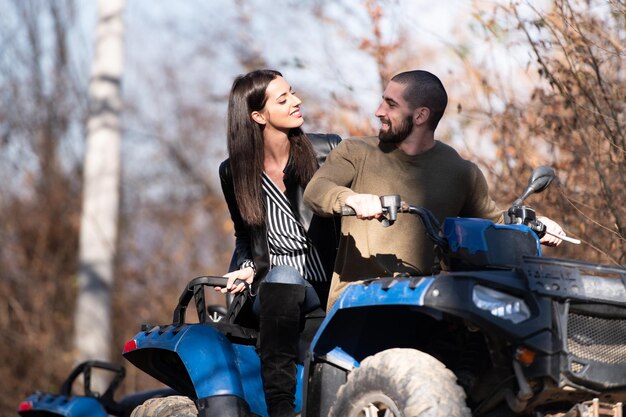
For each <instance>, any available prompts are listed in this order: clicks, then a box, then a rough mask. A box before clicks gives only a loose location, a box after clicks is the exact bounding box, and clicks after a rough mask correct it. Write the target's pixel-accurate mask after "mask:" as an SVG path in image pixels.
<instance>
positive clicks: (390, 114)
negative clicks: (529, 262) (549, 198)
mask: <svg viewBox="0 0 626 417" xmlns="http://www.w3.org/2000/svg"><path fill="white" fill-rule="evenodd" d="M447 103H448V97H447V94H446V91H445V89H444V86H443V84H442V83H441V81H440V80H439V78H437V77H436V76H435V75H433V74H431V73H429V72H427V71H420V70H417V71H409V72H403V73H400V74H398V75H396V76H394V77H393V78H392V79H391V81H390V82H389V84H388V86H387V88H386V89H385V91H384V93H383V101H382V103H381V104H380V106H379V107H378V110H377V111H376V117H378V118H379V119H380V121H381V123H382V126H381V128H380V132H379V134H378V138H376V137H365V138H350V139H348V140H344V141H343V142H342V143H341V144H340V145H339V146H337V148H335V150H334V151H333V152H331V154H330V155H329V156H328V159H327V160H326V163H325V164H324V165H323V166H322V167H321V168H320V169H319V170H318V171H317V173H316V174H315V175H314V176H313V178H312V179H311V181H310V182H309V184H308V186H307V188H306V191H305V193H304V200H305V203H306V204H308V205H309V206H311V208H312V209H313V210H314V211H315V212H317V213H318V214H321V215H333V214H338V213H341V207H342V206H344V205H347V206H350V207H352V208H353V209H354V211H355V212H356V216H355V217H344V218H343V220H342V225H341V230H342V234H341V238H340V243H339V251H338V254H337V259H336V261H335V268H334V273H333V278H332V283H331V289H330V296H329V301H328V307H329V308H330V307H332V305H333V304H334V302H335V301H336V300H337V298H338V297H339V295H340V294H341V292H342V291H343V290H344V289H345V287H346V286H347V285H349V284H350V283H352V282H356V281H359V280H362V279H365V278H374V277H380V276H390V275H393V274H395V273H402V272H407V273H410V274H412V275H426V274H429V273H430V272H431V268H432V266H433V259H434V253H433V244H432V243H431V242H430V241H429V240H428V238H427V237H426V235H425V234H424V230H423V227H422V224H421V222H420V220H419V218H417V217H415V216H405V215H399V216H398V220H397V221H396V223H395V224H394V225H393V226H392V227H389V228H385V227H383V225H382V224H381V223H380V222H379V221H375V220H374V219H379V218H380V217H381V215H382V208H381V204H380V199H379V196H381V195H389V194H398V195H400V197H401V198H402V200H403V201H406V202H407V203H409V204H413V205H416V206H422V207H426V208H427V209H429V210H430V211H432V212H433V214H434V215H435V216H436V217H437V218H438V219H439V221H442V220H443V219H444V218H446V217H456V216H461V217H479V218H486V219H492V220H494V221H499V220H500V219H501V218H502V211H501V210H499V209H498V208H497V207H496V204H495V203H494V202H493V200H492V199H491V198H490V197H489V189H488V186H487V182H486V180H485V177H484V176H483V174H482V172H481V171H480V169H479V168H478V167H477V166H476V165H475V164H474V163H472V162H470V161H467V160H464V159H462V158H461V157H460V156H459V154H458V153H457V152H456V151H455V150H454V149H453V148H452V147H450V146H448V145H446V144H444V143H442V142H439V141H438V140H435V129H436V128H437V125H438V123H439V120H440V119H441V117H442V116H443V113H444V111H445V108H446V105H447ZM363 220H371V221H363ZM541 221H542V222H544V223H545V224H546V226H547V227H548V230H550V231H551V232H553V233H556V234H561V233H562V230H561V228H560V226H559V225H558V224H556V223H555V222H553V221H551V220H550V219H547V218H541ZM560 242H561V240H560V239H558V238H555V237H553V236H550V235H547V234H546V235H545V237H544V238H543V239H542V243H544V244H546V245H551V246H555V245H558V244H560Z"/></svg>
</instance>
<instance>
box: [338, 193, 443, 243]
mask: <svg viewBox="0 0 626 417" xmlns="http://www.w3.org/2000/svg"><path fill="white" fill-rule="evenodd" d="M380 204H381V206H382V208H383V216H384V217H383V219H382V220H381V222H382V223H383V226H384V227H387V226H391V225H392V224H393V223H394V222H395V221H396V219H397V218H398V213H408V214H415V215H417V216H418V217H419V218H420V220H421V221H422V224H423V225H424V229H425V230H426V235H427V236H428V237H429V238H430V240H432V241H433V243H434V244H435V245H437V246H439V247H440V248H442V249H444V250H445V249H447V248H448V242H447V241H446V239H445V238H444V237H443V236H441V234H440V229H441V225H440V224H439V220H437V218H436V217H435V215H434V214H433V213H432V212H431V211H430V210H428V209H427V208H425V207H417V206H412V205H410V204H407V203H405V202H404V201H402V200H400V196H399V195H384V196H381V197H380ZM341 215H342V216H354V215H356V212H355V211H354V209H353V208H352V207H349V206H343V207H341Z"/></svg>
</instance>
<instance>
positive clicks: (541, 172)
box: [513, 166, 556, 207]
mask: <svg viewBox="0 0 626 417" xmlns="http://www.w3.org/2000/svg"><path fill="white" fill-rule="evenodd" d="M555 178H556V172H555V171H554V168H552V167H548V166H540V167H537V168H535V169H534V170H533V173H532V175H531V176H530V178H529V179H528V186H526V190H524V193H523V194H522V195H521V196H520V197H519V198H518V199H517V200H515V201H514V202H513V207H519V206H521V205H522V204H523V203H524V200H526V198H528V196H529V195H531V194H535V193H540V192H542V191H543V190H545V189H546V188H548V186H549V185H550V183H552V180H553V179H555Z"/></svg>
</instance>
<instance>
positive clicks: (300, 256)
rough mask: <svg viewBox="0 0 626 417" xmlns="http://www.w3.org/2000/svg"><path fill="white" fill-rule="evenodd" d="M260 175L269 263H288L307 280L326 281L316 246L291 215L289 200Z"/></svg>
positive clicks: (267, 178) (275, 264)
mask: <svg viewBox="0 0 626 417" xmlns="http://www.w3.org/2000/svg"><path fill="white" fill-rule="evenodd" d="M262 178H263V194H264V195H265V208H266V223H267V241H268V244H269V250H270V263H271V265H272V266H279V265H288V266H291V267H293V268H295V269H297V270H298V272H300V274H302V276H303V277H304V278H305V279H307V280H309V281H326V280H327V277H326V274H325V273H324V268H323V266H322V261H321V259H320V256H319V254H318V253H317V249H315V246H313V244H312V243H311V241H310V240H309V239H308V238H307V236H306V233H305V231H304V228H303V227H302V225H301V224H300V223H299V222H298V221H297V220H296V218H295V217H294V215H293V212H292V211H291V205H290V203H289V200H288V199H287V197H286V196H285V194H283V193H282V192H281V191H280V189H279V188H278V187H277V186H276V184H274V182H273V181H272V180H271V179H270V178H269V177H268V176H267V175H265V173H263V176H262Z"/></svg>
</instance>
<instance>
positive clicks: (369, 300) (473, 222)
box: [310, 217, 541, 363]
mask: <svg viewBox="0 0 626 417" xmlns="http://www.w3.org/2000/svg"><path fill="white" fill-rule="evenodd" d="M489 230H496V231H498V232H502V233H506V232H507V231H511V232H512V233H516V234H520V233H521V234H526V235H529V236H530V238H529V241H530V242H533V238H534V240H535V241H536V244H535V243H533V244H532V246H533V247H534V246H536V250H537V252H536V255H541V247H540V244H539V239H538V238H537V236H536V235H535V234H534V232H532V231H531V230H530V228H528V227H527V226H525V225H504V224H496V223H494V222H493V221H490V220H485V219H472V218H460V217H454V218H446V219H445V221H444V225H443V233H444V236H445V238H446V240H447V241H448V244H449V245H450V251H451V252H457V251H460V250H461V249H463V250H465V251H467V252H468V253H470V254H472V253H478V252H487V251H488V250H489V247H488V244H487V240H486V233H487V232H488V231H489ZM508 249H510V250H515V249H516V248H515V247H509V248H508ZM533 250H534V248H533ZM436 279H437V277H436V276H425V277H414V279H413V280H412V281H408V280H406V279H404V280H398V281H394V282H392V283H391V284H389V283H385V284H383V283H381V282H380V281H378V280H376V279H373V280H368V281H365V282H364V283H360V284H353V285H349V286H348V287H347V288H346V289H345V291H344V292H343V293H342V294H341V296H340V297H339V299H338V300H337V302H336V303H335V304H334V306H333V308H332V309H331V310H330V311H329V312H328V313H327V314H326V319H325V320H324V322H323V323H322V325H321V327H320V329H319V330H318V332H317V333H316V335H315V338H314V339H313V341H312V343H311V347H310V350H311V351H312V352H313V353H314V354H315V355H327V356H328V355H334V354H335V352H336V351H340V352H341V355H342V356H343V357H342V358H341V359H340V361H341V362H343V363H349V362H350V359H351V360H352V361H354V363H358V361H356V360H355V359H354V358H352V357H350V355H349V354H348V353H346V352H343V351H342V350H341V349H340V347H338V346H336V345H333V343H330V342H329V340H330V339H329V337H328V336H325V332H326V331H327V330H328V329H330V327H331V323H332V322H333V320H334V319H335V316H338V315H339V314H340V313H341V311H342V310H346V309H356V308H367V307H381V306H402V305H404V306H414V307H415V308H416V309H419V308H424V309H428V307H427V306H425V305H424V296H425V295H426V293H427V291H428V289H429V288H430V287H431V285H432V284H433V283H434V282H435V280H436ZM383 285H385V287H384V288H383ZM322 340H323V341H324V342H325V343H320V342H321V341H322ZM320 346H323V348H322V347H320Z"/></svg>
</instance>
